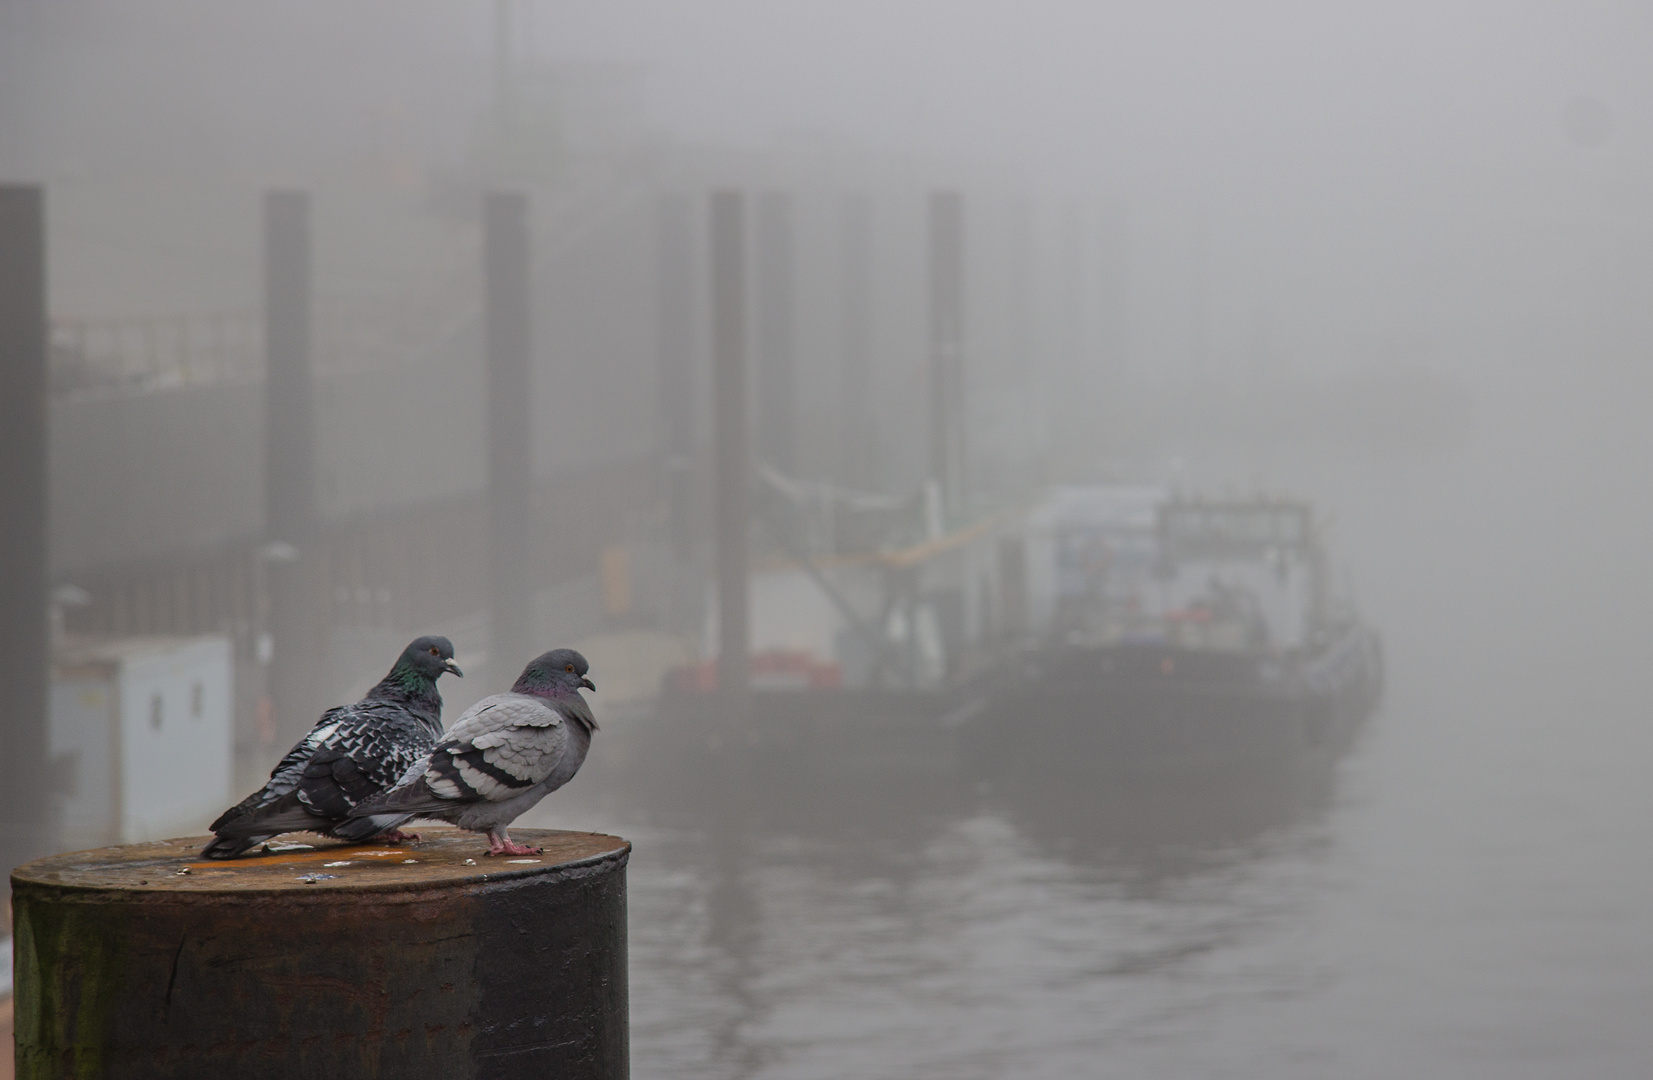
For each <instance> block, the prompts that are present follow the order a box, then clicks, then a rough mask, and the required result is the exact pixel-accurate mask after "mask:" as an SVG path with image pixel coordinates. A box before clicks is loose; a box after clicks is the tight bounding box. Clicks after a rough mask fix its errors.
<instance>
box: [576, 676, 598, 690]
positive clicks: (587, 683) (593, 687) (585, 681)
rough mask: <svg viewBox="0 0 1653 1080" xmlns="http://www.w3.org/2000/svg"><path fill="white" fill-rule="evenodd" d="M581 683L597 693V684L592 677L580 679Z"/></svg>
mask: <svg viewBox="0 0 1653 1080" xmlns="http://www.w3.org/2000/svg"><path fill="white" fill-rule="evenodd" d="M580 685H581V686H583V687H585V688H586V689H587V690H590V691H592V692H593V693H595V692H596V690H597V684H596V683H594V682H592V681H591V680H590V679H581V680H580Z"/></svg>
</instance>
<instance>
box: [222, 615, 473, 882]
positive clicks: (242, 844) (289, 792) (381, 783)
mask: <svg viewBox="0 0 1653 1080" xmlns="http://www.w3.org/2000/svg"><path fill="white" fill-rule="evenodd" d="M450 671H451V672H453V673H454V674H455V675H461V674H463V673H462V672H461V671H460V670H459V665H458V664H456V663H455V662H454V659H453V643H452V642H450V641H449V640H448V639H447V638H445V637H422V638H419V639H417V640H415V641H414V642H413V643H412V644H410V645H409V646H408V647H407V648H406V649H404V650H402V655H401V657H400V658H398V659H397V661H396V666H395V667H393V668H391V669H390V674H388V675H386V676H385V677H384V678H383V679H381V680H380V681H379V684H378V685H377V686H375V687H374V688H373V689H371V690H369V691H368V692H367V696H366V697H364V698H362V700H360V701H358V702H356V704H354V705H341V706H339V707H338V708H334V709H328V710H327V711H326V712H324V713H322V714H321V719H320V720H318V721H316V726H315V727H313V728H311V729H310V734H308V735H306V736H305V737H304V738H303V739H302V740H300V741H299V744H298V745H297V746H295V747H293V748H292V749H291V750H289V751H288V752H287V756H286V757H284V758H282V759H281V764H279V765H277V766H276V767H275V771H274V772H272V773H270V782H269V783H267V784H265V785H264V786H263V787H262V788H260V789H259V790H258V791H255V792H253V793H252V794H251V795H249V796H247V797H246V798H245V799H242V800H241V801H240V802H239V803H237V804H236V805H234V806H232V807H230V808H229V809H228V810H226V811H224V813H223V814H222V815H221V816H220V817H219V818H218V820H217V821H215V822H213V823H212V831H213V832H214V833H216V834H217V836H216V837H215V838H214V839H213V841H212V842H211V843H210V844H208V845H207V846H206V847H205V848H203V849H202V851H201V854H202V855H205V856H206V857H207V858H209V859H230V858H234V857H235V856H237V855H240V854H241V853H242V852H244V851H246V850H247V849H249V848H251V847H253V846H254V845H256V844H261V843H263V842H264V841H265V840H268V839H270V838H271V837H272V836H276V835H278V834H280V833H284V832H297V831H299V830H306V831H309V832H318V833H322V834H324V835H335V836H336V835H338V833H337V832H336V831H335V826H337V825H338V824H339V823H340V822H343V821H344V820H345V819H346V817H347V816H348V815H349V814H350V811H351V810H353V809H355V808H356V806H357V805H358V804H360V803H361V802H362V801H363V800H365V799H369V798H372V797H373V796H375V795H378V794H379V793H380V792H382V791H384V790H385V789H386V788H388V787H390V786H391V785H392V784H394V783H395V782H396V781H397V780H399V779H400V778H401V776H402V774H403V773H405V772H407V770H408V769H409V767H411V766H412V765H414V764H415V763H417V762H419V761H422V760H424V757H425V754H426V753H427V752H428V751H429V750H430V748H431V746H432V745H433V744H434V743H435V742H436V740H437V739H438V738H440V737H441V735H442V695H441V694H439V693H437V691H436V680H437V679H439V678H441V677H442V675H443V674H444V673H446V672H450ZM371 835H372V833H363V834H362V835H361V836H360V837H359V839H366V838H367V837H368V836H371ZM389 839H391V840H392V841H394V840H399V839H405V837H402V836H401V835H400V834H397V835H396V836H393V837H390V838H389Z"/></svg>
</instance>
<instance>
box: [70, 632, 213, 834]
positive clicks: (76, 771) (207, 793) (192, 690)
mask: <svg viewBox="0 0 1653 1080" xmlns="http://www.w3.org/2000/svg"><path fill="white" fill-rule="evenodd" d="M233 665H234V659H233V656H232V653H231V650H230V643H229V641H228V639H226V638H224V637H221V636H217V635H209V636H204V637H134V638H105V639H91V640H73V639H71V640H69V641H67V642H64V643H62V644H60V645H59V646H58V648H57V650H56V653H55V655H54V657H53V664H52V698H51V716H50V730H49V747H50V753H51V755H52V757H53V758H54V759H57V760H59V761H63V762H64V765H65V767H64V768H63V770H62V771H63V775H64V776H65V777H66V778H67V784H66V790H65V791H64V792H63V793H62V794H63V802H62V809H63V821H62V826H63V842H64V844H65V845H66V846H68V847H72V848H78V847H96V846H99V845H103V844H114V843H122V844H125V843H133V842H136V841H140V840H158V839H163V838H166V837H171V836H186V835H190V834H198V833H203V832H205V831H206V828H207V825H208V824H209V823H210V822H211V821H212V820H213V818H215V817H217V816H218V814H219V813H220V812H222V811H223V809H224V808H225V807H226V806H228V805H229V804H230V795H231V778H232V769H233V757H234V727H233V725H234V707H235V706H234V695H233V693H232V690H233V687H232V679H233V677H234V676H233V671H234V667H233ZM65 759H66V760H65Z"/></svg>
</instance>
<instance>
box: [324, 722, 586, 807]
mask: <svg viewBox="0 0 1653 1080" xmlns="http://www.w3.org/2000/svg"><path fill="white" fill-rule="evenodd" d="M568 746H569V736H568V725H567V723H566V722H565V721H564V719H563V717H562V714H561V713H559V712H558V711H557V710H556V709H555V708H553V707H551V706H550V705H548V704H547V703H545V702H544V701H541V700H540V699H538V698H534V697H529V696H527V695H525V694H497V695H495V696H494V697H491V698H487V699H484V700H483V701H480V702H478V703H477V704H476V705H475V706H474V707H473V708H472V709H471V710H470V711H469V712H467V713H466V714H465V715H464V716H462V717H460V718H459V720H458V721H456V722H455V723H454V726H453V727H452V728H450V729H449V731H448V734H447V737H446V738H444V739H443V740H442V741H441V742H439V743H437V744H436V746H435V747H433V748H432V749H431V752H430V756H429V757H428V759H427V760H426V763H425V768H424V770H423V772H421V773H418V774H416V775H413V776H409V777H407V778H405V779H404V780H403V782H402V783H401V784H400V785H398V786H397V788H396V789H395V790H394V791H392V792H389V793H388V794H387V795H386V796H385V797H384V798H382V799H375V800H373V801H372V802H371V803H370V804H368V805H367V806H364V807H363V809H371V810H372V811H374V812H382V811H385V810H394V811H397V812H399V813H410V814H418V813H424V812H431V811H436V810H444V809H451V808H452V807H454V806H456V805H462V804H465V803H479V802H505V801H507V800H509V799H513V798H515V797H516V796H518V795H521V794H522V793H524V792H525V791H527V790H528V789H529V788H531V787H533V786H534V785H536V784H538V783H540V782H542V781H544V780H545V779H546V778H547V777H548V776H550V775H551V773H552V772H553V771H554V770H555V769H556V767H557V764H558V762H560V761H561V760H562V757H563V755H564V754H565V753H567V751H568ZM361 814H362V810H357V811H356V816H361Z"/></svg>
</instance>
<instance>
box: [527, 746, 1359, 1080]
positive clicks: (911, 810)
mask: <svg viewBox="0 0 1653 1080" xmlns="http://www.w3.org/2000/svg"><path fill="white" fill-rule="evenodd" d="M652 724H653V721H651V720H649V719H646V718H635V719H628V720H626V721H622V722H620V723H616V724H614V725H612V727H614V728H616V729H619V730H615V731H613V732H612V734H613V736H614V744H613V745H612V746H611V747H609V749H610V750H611V751H612V753H610V754H609V755H608V756H607V758H606V759H605V764H599V761H598V759H597V758H595V757H594V758H593V761H592V766H595V769H594V771H593V775H592V776H590V777H584V778H582V779H583V780H584V781H585V787H584V797H585V798H586V799H587V800H588V802H587V804H585V805H584V806H582V807H580V812H583V813H584V814H586V815H587V816H586V818H585V819H583V820H582V821H581V824H587V823H588V822H589V823H590V824H592V826H593V827H596V826H597V825H598V824H602V825H604V826H607V827H613V828H617V829H621V830H623V831H625V832H626V834H627V835H628V836H630V837H631V838H632V840H633V841H634V843H635V844H636V847H637V853H638V854H637V855H636V856H635V858H634V862H633V867H632V875H631V904H632V910H631V927H632V929H631V958H632V1016H633V1031H632V1038H633V1053H632V1059H633V1063H634V1069H635V1072H636V1075H638V1076H641V1077H648V1076H661V1077H667V1076H670V1077H684V1076H690V1077H694V1076H704V1077H746V1076H764V1077H814V1076H821V1077H828V1076H831V1077H841V1076H904V1077H910V1076H946V1077H977V1076H981V1077H988V1076H1012V1075H1014V1076H1073V1075H1115V1074H1116V1073H1117V1074H1118V1075H1146V1073H1144V1072H1143V1071H1142V1070H1143V1069H1144V1068H1146V1067H1148V1066H1149V1064H1150V1063H1159V1064H1163V1063H1164V1058H1165V1055H1164V1049H1165V1047H1166V1045H1167V1044H1168V1043H1169V1044H1171V1045H1176V1044H1179V1043H1183V1042H1186V1041H1188V1040H1189V1039H1190V1038H1193V1037H1196V1036H1198V1035H1199V1033H1203V1032H1206V1031H1207V1030H1208V1029H1209V1026H1210V1024H1211V1023H1212V1018H1213V1014H1214V1012H1216V1011H1220V1010H1221V1009H1222V1008H1223V1007H1224V1004H1225V1002H1227V1001H1229V1000H1230V999H1235V998H1241V999H1244V998H1257V997H1264V998H1266V997H1270V996H1276V995H1281V994H1288V995H1289V994H1296V993H1301V992H1305V991H1307V990H1310V989H1312V988H1313V987H1314V986H1315V985H1316V983H1317V981H1318V980H1321V979H1322V978H1323V977H1324V976H1323V973H1322V971H1321V968H1320V967H1319V966H1318V964H1317V962H1316V960H1315V958H1314V957H1313V956H1312V955H1311V954H1309V953H1306V952H1305V951H1304V950H1302V949H1299V948H1295V947H1293V945H1292V940H1293V932H1294V928H1295V927H1296V926H1298V925H1299V924H1300V923H1301V922H1302V921H1303V920H1304V919H1306V918H1310V917H1312V908H1313V905H1314V898H1315V896H1316V895H1317V894H1318V893H1320V892H1321V891H1323V889H1324V887H1325V882H1324V880H1323V879H1324V877H1325V869H1324V865H1323V858H1322V855H1323V853H1324V852H1325V850H1326V848H1327V845H1328V843H1329V842H1330V841H1329V839H1328V836H1327V832H1326V828H1325V826H1324V824H1323V821H1324V811H1325V808H1326V806H1327V805H1328V802H1329V800H1330V798H1331V796H1332V790H1333V786H1334V785H1333V772H1332V768H1331V766H1330V765H1326V766H1325V767H1323V768H1321V769H1320V770H1319V771H1318V775H1314V776H1304V775H1284V776H1276V777H1267V778H1264V777H1251V778H1244V779H1235V778H1222V777H1211V776H1203V777H1189V778H1172V777H1160V778H1156V779H1151V780H1141V781H1132V782H1127V781H1124V780H1120V779H1118V778H1115V780H1113V781H1112V782H1110V783H1107V784H1094V785H1093V784H1086V783H1082V782H1077V781H1076V782H1070V783H1057V784H1050V783H1040V782H1037V781H1031V780H1026V779H1023V780H1015V779H999V780H989V779H981V778H971V779H965V778H962V777H961V776H959V775H958V774H954V773H947V772H944V771H942V770H930V771H928V772H927V773H924V774H921V775H920V776H919V777H918V778H915V776H914V775H912V774H909V773H906V772H903V771H899V770H884V771H882V772H880V771H877V770H872V771H868V772H863V773H862V774H860V775H858V776H857V775H841V776H839V777H837V778H836V781H835V782H834V783H831V784H823V783H821V782H819V778H820V774H821V770H820V769H818V768H816V767H814V766H813V765H812V764H811V763H810V762H809V761H808V760H803V761H791V762H788V761H787V760H786V758H785V755H767V756H764V755H759V760H757V761H753V762H748V763H746V764H745V765H744V766H733V767H731V766H728V765H727V764H724V765H722V766H721V767H720V766H719V765H718V764H717V762H716V759H712V758H710V757H709V756H708V757H706V758H704V759H701V760H697V755H696V754H694V752H693V751H692V750H686V749H684V748H683V747H681V746H676V747H673V748H672V749H670V750H667V751H663V752H661V753H660V754H658V755H650V754H648V753H639V752H638V743H637V742H633V740H638V741H640V742H642V743H643V744H645V745H646V735H647V732H648V731H649V730H650V729H651V726H652ZM605 734H610V731H609V729H608V728H605ZM627 743H631V745H624V744H627ZM812 777H813V778H814V780H813V781H812V780H811V779H810V778H812ZM573 812H575V811H573V809H572V808H571V807H569V806H568V805H566V804H565V805H564V806H563V807H562V808H561V810H560V812H559V813H558V814H557V818H558V819H559V821H560V823H562V824H567V823H568V820H569V815H570V813H573ZM1195 1041H1196V1042H1197V1041H1198V1039H1197V1038H1195ZM1173 1056H1175V1055H1173ZM1155 1067H1158V1066H1157V1065H1156V1066H1155Z"/></svg>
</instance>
